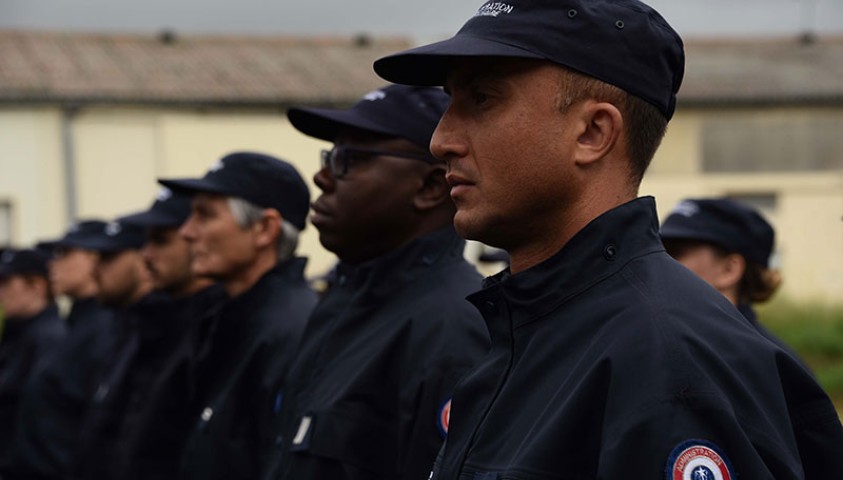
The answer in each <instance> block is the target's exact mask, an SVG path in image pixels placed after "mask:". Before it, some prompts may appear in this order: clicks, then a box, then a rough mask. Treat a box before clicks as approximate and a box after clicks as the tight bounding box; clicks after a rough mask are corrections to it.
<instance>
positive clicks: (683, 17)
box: [0, 0, 843, 41]
mask: <svg viewBox="0 0 843 480" xmlns="http://www.w3.org/2000/svg"><path fill="white" fill-rule="evenodd" d="M482 3H483V1H482V0H479V1H478V0H426V1H418V0H295V1H294V0H0V28H37V29H69V30H93V31H131V32H141V33H144V32H156V31H159V30H161V29H164V28H173V29H175V30H176V31H181V32H185V33H235V34H250V33H256V34H262V35H265V34H285V35H350V34H356V33H361V32H367V33H371V34H374V35H402V36H409V37H411V38H413V39H416V40H418V41H426V40H431V39H435V38H439V37H447V36H450V35H451V34H453V33H454V32H455V31H456V30H457V29H459V27H460V25H462V23H463V22H464V21H465V20H466V19H468V18H469V17H470V16H471V14H472V13H473V12H474V11H475V10H476V9H477V7H478V6H479V5H481V4H482ZM648 3H649V4H650V5H652V6H653V7H654V8H656V9H657V10H658V11H659V12H661V14H662V15H663V16H664V17H665V18H667V20H668V21H669V22H670V23H671V24H672V25H673V26H674V28H676V29H677V30H678V31H679V33H680V34H681V35H682V36H685V37H711V36H721V35H726V36H730V37H743V36H771V35H794V34H797V33H799V32H801V31H803V30H805V29H806V28H811V29H812V30H814V31H816V32H818V33H821V34H823V33H828V34H836V35H841V34H843V0H650V1H649V2H648Z"/></svg>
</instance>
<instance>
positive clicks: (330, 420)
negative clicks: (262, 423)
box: [290, 410, 398, 476]
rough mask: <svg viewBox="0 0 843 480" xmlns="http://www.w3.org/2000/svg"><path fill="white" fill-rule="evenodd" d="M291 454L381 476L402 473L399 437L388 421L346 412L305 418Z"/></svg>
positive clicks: (298, 427)
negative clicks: (346, 465)
mask: <svg viewBox="0 0 843 480" xmlns="http://www.w3.org/2000/svg"><path fill="white" fill-rule="evenodd" d="M292 435H293V438H292V440H291V444H290V452H291V453H292V454H293V456H296V455H313V456H317V457H321V458H323V459H326V460H332V461H335V462H339V463H343V464H348V465H351V466H354V467H356V468H359V469H362V470H367V471H371V472H373V473H377V474H379V475H392V476H394V475H396V474H397V471H398V435H397V432H396V431H395V429H394V428H390V425H389V424H388V422H380V421H378V419H372V418H364V417H363V416H362V415H354V414H353V413H351V412H345V411H336V410H334V411H319V412H313V413H307V414H305V415H302V416H301V417H300V418H299V419H298V421H297V423H296V426H295V428H294V429H293V432H292Z"/></svg>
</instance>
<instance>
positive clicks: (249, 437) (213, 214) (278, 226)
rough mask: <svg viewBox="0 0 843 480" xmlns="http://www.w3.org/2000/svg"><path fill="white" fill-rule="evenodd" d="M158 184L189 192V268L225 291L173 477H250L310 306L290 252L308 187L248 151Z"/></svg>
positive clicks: (285, 168)
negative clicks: (193, 174)
mask: <svg viewBox="0 0 843 480" xmlns="http://www.w3.org/2000/svg"><path fill="white" fill-rule="evenodd" d="M161 183H162V184H163V185H165V186H167V187H168V188H170V189H171V190H173V192H174V193H181V192H183V193H187V194H190V195H192V197H193V200H192V213H191V215H190V217H188V219H187V221H186V223H185V224H184V225H183V226H182V227H181V235H182V236H183V237H184V238H185V239H186V240H187V241H188V242H189V243H190V249H191V253H192V255H193V261H192V264H191V268H192V270H193V273H194V274H195V275H200V276H206V277H210V278H212V279H214V280H216V281H218V282H219V283H220V284H221V285H222V286H223V287H224V288H225V291H226V293H227V294H228V296H229V297H230V300H229V301H228V303H227V304H226V305H225V306H224V307H223V308H222V309H221V310H220V311H219V312H218V314H216V315H215V316H214V317H213V319H212V321H211V322H208V323H207V324H206V325H207V328H206V329H205V336H204V340H203V342H202V344H201V347H200V351H199V353H198V358H197V360H196V362H197V371H196V385H195V388H196V405H195V407H196V408H195V409H194V410H193V412H192V417H191V418H190V423H191V425H192V427H191V431H190V432H189V436H188V438H187V441H186V445H185V448H184V451H183V454H182V458H181V472H180V474H179V476H178V477H177V478H184V479H191V478H196V479H205V480H207V479H216V478H219V479H227V480H233V479H240V478H242V479H254V478H256V476H257V472H258V471H260V469H261V466H262V465H263V464H264V463H266V461H267V458H268V456H269V455H270V454H271V452H272V450H273V449H274V441H275V438H274V431H273V430H272V428H271V424H272V423H273V421H274V418H275V415H276V413H277V412H276V410H277V408H278V406H279V404H280V402H281V394H280V393H279V391H278V385H283V379H284V377H285V375H286V373H287V369H288V367H289V364H290V362H291V360H292V356H293V352H294V351H295V348H296V345H297V344H298V341H299V338H300V336H301V333H302V331H303V330H304V325H305V322H306V320H307V317H308V315H309V314H310V312H311V310H312V309H313V306H314V304H315V303H316V294H315V293H314V292H313V291H311V290H310V289H309V288H308V286H307V283H306V282H305V279H304V274H303V270H304V266H305V259H303V258H297V257H296V256H295V250H296V247H297V244H298V236H299V232H300V231H301V230H302V229H303V228H304V227H305V219H306V217H307V211H308V204H309V202H310V193H309V191H308V189H307V185H306V184H305V183H304V180H303V179H302V178H301V176H300V175H299V173H298V172H297V171H296V170H295V168H293V166H291V165H290V164H288V163H286V162H284V161H281V160H279V159H277V158H274V157H271V156H269V155H264V154H260V153H251V152H238V153H232V154H230V155H227V156H225V157H223V158H222V159H221V160H220V161H219V162H218V163H217V164H215V165H214V166H213V167H212V168H211V169H210V170H209V171H208V173H207V174H206V175H205V176H204V177H203V178H200V179H181V180H161Z"/></svg>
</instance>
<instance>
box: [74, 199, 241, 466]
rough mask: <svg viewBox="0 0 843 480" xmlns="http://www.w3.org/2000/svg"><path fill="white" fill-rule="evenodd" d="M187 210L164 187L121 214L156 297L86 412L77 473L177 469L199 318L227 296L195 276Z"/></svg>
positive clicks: (183, 201)
mask: <svg viewBox="0 0 843 480" xmlns="http://www.w3.org/2000/svg"><path fill="white" fill-rule="evenodd" d="M189 214H190V198H189V197H187V196H184V195H174V194H173V193H172V192H171V191H170V190H169V189H167V188H166V187H162V188H161V189H160V191H159V192H158V195H157V198H156V200H155V202H154V203H153V204H152V206H151V207H150V208H149V209H148V210H146V211H144V212H140V213H136V214H133V215H128V216H124V217H121V218H120V219H119V221H120V223H121V224H123V225H130V226H133V227H137V228H141V229H143V230H144V232H145V235H146V242H145V243H144V245H143V248H142V249H141V256H142V258H143V260H144V262H145V265H146V268H147V270H148V271H149V274H150V277H151V279H152V285H153V288H154V289H155V291H156V292H157V293H158V294H159V296H160V297H161V298H160V301H159V302H158V303H157V304H156V305H155V308H149V307H148V308H146V309H144V310H143V311H142V312H141V313H142V315H140V316H139V317H138V318H137V319H136V324H135V325H134V328H133V332H132V336H133V338H132V339H131V346H130V347H128V348H123V349H121V351H120V352H119V354H118V355H117V357H116V358H115V359H114V360H113V361H112V364H113V365H114V368H112V369H111V371H109V372H108V374H107V377H108V382H109V387H108V388H109V394H108V401H103V402H100V403H98V404H97V405H96V406H97V413H96V414H90V415H89V417H90V420H89V421H88V422H87V424H86V429H87V430H88V432H87V433H86V437H87V438H89V439H90V442H88V443H86V444H85V445H84V447H85V450H84V451H83V452H80V461H79V463H80V465H79V471H78V473H77V477H78V478H81V479H85V480H96V479H103V480H108V479H112V478H121V479H124V480H130V479H165V478H173V477H174V476H175V475H176V473H177V471H178V462H179V458H180V455H179V452H180V449H181V443H182V441H183V439H184V437H185V435H186V432H187V431H188V430H189V427H190V426H191V424H190V415H189V413H190V412H189V408H190V401H191V398H190V397H191V394H192V389H191V388H190V382H191V379H192V372H191V368H192V360H193V358H194V356H195V346H194V340H195V338H194V337H195V334H196V330H197V327H198V325H199V323H200V322H201V321H202V320H203V319H204V318H205V317H206V316H209V315H212V314H213V313H214V312H216V310H217V309H218V308H219V306H220V305H221V304H222V302H223V301H224V300H225V299H226V296H225V293H224V291H223V290H222V288H221V287H219V286H215V285H213V282H212V281H211V280H209V279H207V278H203V277H199V276H196V275H194V274H193V273H192V269H191V263H192V259H193V256H192V254H191V252H190V245H189V244H188V243H187V241H185V240H184V239H183V238H182V237H181V236H180V235H179V228H180V227H181V225H182V224H183V223H184V221H185V220H186V219H187V217H188V216H189Z"/></svg>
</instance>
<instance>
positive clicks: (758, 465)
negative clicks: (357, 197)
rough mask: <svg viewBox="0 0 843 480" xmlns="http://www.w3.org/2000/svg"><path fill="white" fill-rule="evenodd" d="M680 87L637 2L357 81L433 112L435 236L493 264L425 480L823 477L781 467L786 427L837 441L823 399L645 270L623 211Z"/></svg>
mask: <svg viewBox="0 0 843 480" xmlns="http://www.w3.org/2000/svg"><path fill="white" fill-rule="evenodd" d="M683 69H684V53H683V45H682V41H681V39H680V38H679V36H678V35H677V34H676V32H675V31H674V30H673V29H672V28H671V27H670V26H669V25H668V24H667V22H666V21H665V20H664V19H663V18H662V17H661V16H660V15H659V14H658V13H657V12H656V11H654V10H653V9H651V8H650V7H648V6H647V5H645V4H643V3H641V2H639V1H637V0H588V1H586V0H574V1H571V2H559V1H557V0H509V1H505V2H498V1H494V2H491V1H490V2H487V3H485V4H484V5H482V6H481V7H480V8H479V10H478V11H477V13H476V14H475V15H474V16H473V17H472V18H471V19H469V20H468V21H467V22H466V23H465V25H464V26H463V27H462V29H461V30H460V31H459V32H458V33H457V34H456V35H455V36H454V37H453V38H451V39H448V40H445V41H442V42H438V43H434V44H431V45H427V46H422V47H418V48H416V49H412V50H409V51H406V52H402V53H398V54H395V55H392V56H389V57H386V58H382V59H380V60H378V61H376V62H375V70H376V71H377V72H378V73H379V74H380V75H381V76H382V77H384V78H386V79H387V80H390V81H394V82H398V83H408V84H415V85H445V87H446V89H447V90H448V91H449V92H450V95H451V103H450V105H449V107H448V110H447V111H446V112H445V114H444V116H443V117H442V119H441V121H440V123H439V126H438V127H437V130H436V132H435V133H434V135H433V138H432V140H431V151H432V152H433V154H434V155H435V156H436V157H438V158H441V159H443V160H445V161H446V162H447V165H448V174H447V178H448V181H449V183H450V185H451V197H452V198H453V199H454V202H455V203H456V205H457V213H456V216H455V218H454V223H455V225H456V228H457V231H458V232H460V234H462V235H463V236H465V237H466V238H471V239H476V240H480V241H482V242H484V243H487V244H490V245H492V246H495V247H500V248H503V249H505V250H506V251H507V252H508V253H509V255H510V260H511V266H510V268H509V269H507V270H505V271H504V272H502V273H500V274H498V275H496V276H494V277H491V278H489V279H488V280H487V281H486V283H485V288H484V289H483V290H482V291H480V292H477V293H475V294H473V295H472V296H470V297H469V300H470V301H471V302H472V303H473V304H474V305H475V306H476V307H477V308H478V309H479V310H480V311H481V312H482V313H483V316H484V317H485V319H486V322H487V323H488V325H489V330H490V332H491V335H492V345H493V346H492V350H491V351H490V354H489V355H488V356H487V357H486V358H485V360H483V361H482V362H481V363H480V364H479V365H478V367H477V368H475V369H474V370H473V371H472V372H471V373H469V374H468V375H467V376H466V377H464V378H463V380H462V381H461V382H460V384H459V385H458V386H457V388H456V390H455V393H454V400H453V408H452V411H451V428H450V431H449V434H448V439H447V442H446V444H445V446H444V447H443V449H442V451H441V454H440V456H439V458H438V459H437V462H436V465H435V467H434V471H433V474H432V478H434V479H437V480H442V479H453V480H456V479H458V478H460V479H463V478H464V479H467V478H473V479H483V480H491V479H502V478H628V477H635V478H669V479H689V478H695V479H696V478H724V479H728V478H737V477H738V476H741V477H745V478H805V476H806V475H807V476H808V477H811V476H812V475H814V474H816V473H817V471H818V470H817V469H819V468H822V467H825V466H834V465H836V466H837V468H836V469H835V470H834V471H833V473H831V471H828V473H827V475H825V477H828V476H837V475H839V472H840V471H841V470H843V467H841V466H840V462H841V458H843V456H840V455H839V454H838V455H837V456H836V457H834V458H826V459H825V461H826V463H825V464H820V463H815V464H807V463H803V461H802V460H801V459H800V453H801V452H800V451H799V446H798V443H799V442H798V439H797V438H796V435H794V425H793V422H794V421H798V422H800V423H802V425H803V426H804V427H806V428H807V429H809V430H811V429H813V431H814V432H816V433H818V434H819V435H824V436H825V438H828V439H833V438H834V432H839V431H840V429H841V426H840V422H839V420H838V418H837V415H836V412H835V411H834V408H833V405H832V404H831V402H830V401H829V399H828V397H827V396H826V395H825V394H824V392H823V391H822V389H820V387H819V386H818V385H817V384H816V382H815V381H814V380H813V379H812V378H811V376H810V374H809V373H808V372H807V371H805V370H804V369H803V368H802V366H801V365H800V364H799V363H798V361H796V360H795V359H793V358H792V357H790V356H788V355H787V354H786V352H784V351H783V350H782V349H780V348H779V347H777V346H776V345H774V344H773V343H772V342H769V341H768V340H767V339H765V338H764V337H763V336H761V335H760V334H759V333H758V332H757V331H756V330H755V329H753V328H752V327H751V326H750V325H749V324H748V323H747V322H746V321H743V319H742V318H741V315H740V313H739V312H738V311H737V310H736V309H735V308H734V307H733V306H732V305H731V304H729V302H728V301H727V300H726V299H725V298H724V297H723V296H722V295H720V294H718V293H717V292H716V291H714V290H713V289H711V288H710V287H709V286H708V285H706V284H705V283H704V282H702V281H701V280H700V279H699V278H697V277H696V276H695V275H694V274H692V273H691V272H689V271H688V270H687V269H685V268H683V267H682V266H681V265H679V264H678V263H676V262H675V261H674V260H673V259H672V258H670V257H669V256H668V255H667V254H666V253H665V252H664V249H663V247H662V245H661V242H660V239H659V235H658V221H657V218H656V214H655V206H654V201H653V199H652V198H649V197H644V198H636V197H637V192H638V186H639V183H640V181H641V178H642V176H643V174H644V171H645V170H646V168H647V165H648V163H649V162H650V160H651V158H652V157H653V154H654V152H655V150H656V149H657V147H658V145H659V142H660V140H661V138H662V136H663V134H664V131H665V127H666V125H667V122H668V121H669V119H670V118H671V116H672V115H673V113H674V109H675V105H676V93H677V91H678V90H679V86H680V84H681V81H682V77H683ZM795 386H798V389H795V388H793V387H795ZM793 391H799V392H800V394H799V395H795V396H794V395H791V392H793ZM791 419H793V421H792V420H791ZM797 419H798V420H797ZM826 435H827V436H826ZM837 445H838V446H837V450H838V451H843V444H841V443H839V442H838V443H837ZM814 478H824V476H823V475H819V476H816V477H814Z"/></svg>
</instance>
